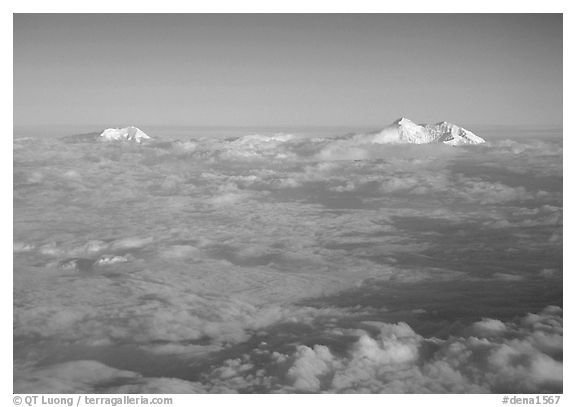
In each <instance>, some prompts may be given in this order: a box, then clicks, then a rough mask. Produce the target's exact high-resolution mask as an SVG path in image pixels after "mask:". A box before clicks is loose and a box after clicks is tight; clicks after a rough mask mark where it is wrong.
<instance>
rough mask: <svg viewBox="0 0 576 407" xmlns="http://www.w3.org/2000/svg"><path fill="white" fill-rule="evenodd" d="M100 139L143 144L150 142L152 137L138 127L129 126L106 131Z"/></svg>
mask: <svg viewBox="0 0 576 407" xmlns="http://www.w3.org/2000/svg"><path fill="white" fill-rule="evenodd" d="M99 138H100V140H103V141H132V142H136V143H142V141H144V140H149V139H150V136H148V135H147V134H146V133H144V132H143V131H142V130H140V129H139V128H138V127H134V126H128V127H123V128H119V129H106V130H104V131H103V132H102V133H101V134H100V136H99Z"/></svg>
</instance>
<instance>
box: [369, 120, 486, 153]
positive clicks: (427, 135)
mask: <svg viewBox="0 0 576 407" xmlns="http://www.w3.org/2000/svg"><path fill="white" fill-rule="evenodd" d="M366 137H369V138H370V139H371V140H370V141H371V142H372V143H377V144H429V143H444V144H449V145H453V146H455V145H462V144H480V143H484V142H485V140H484V139H483V138H481V137H478V136H477V135H475V134H474V133H472V132H471V131H470V130H466V129H464V128H462V127H460V126H457V125H455V124H453V123H448V122H440V123H435V124H416V123H414V122H413V121H412V120H410V119H407V118H405V117H402V118H400V119H398V120H396V121H394V122H393V123H392V124H391V125H389V126H388V127H385V128H384V129H382V130H380V131H378V132H375V133H370V134H368V135H366Z"/></svg>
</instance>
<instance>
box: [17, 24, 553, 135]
mask: <svg viewBox="0 0 576 407" xmlns="http://www.w3.org/2000/svg"><path fill="white" fill-rule="evenodd" d="M402 116H405V117H409V118H410V119H412V120H414V121H415V122H437V121H443V120H447V121H451V122H454V123H458V124H461V125H463V124H475V125H530V126H531V125H538V126H561V125H562V15H561V14H531V15H528V14H523V15H521V14H429V15H421V14H340V15H326V14H324V15H323V14H315V15H314V14H307V15H304V14H284V15H280V14H276V15H266V14H237V15H227V14H220V15H209V14H206V15H202V14H178V15H176V14H147V15H145V14H123V15H119V14H116V15H114V14H15V15H14V125H15V126H30V125H34V126H35V125H39V126H43V125H82V126H86V125H91V124H94V125H96V124H98V125H106V126H119V125H128V124H133V125H139V126H142V125H145V124H149V125H152V124H154V125H163V126H170V125H173V126H381V125H386V124H388V123H390V122H391V121H393V120H395V119H396V118H398V117H402Z"/></svg>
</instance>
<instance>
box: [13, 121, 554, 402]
mask: <svg viewBox="0 0 576 407" xmlns="http://www.w3.org/2000/svg"><path fill="white" fill-rule="evenodd" d="M145 130H146V132H147V133H148V135H149V137H150V138H140V141H142V143H140V142H136V143H134V142H132V141H137V140H136V139H137V138H138V137H136V136H137V135H138V134H139V133H138V131H137V130H128V131H126V132H125V134H126V135H127V137H124V136H122V137H119V138H118V139H115V138H114V137H112V139H113V141H118V142H99V141H98V140H99V136H100V135H101V134H102V133H101V132H100V131H98V132H94V133H89V134H84V135H80V136H74V137H70V136H66V137H62V136H64V134H58V135H54V136H52V135H50V136H47V135H46V134H29V135H27V136H26V137H22V136H20V135H19V134H16V135H15V138H14V377H15V378H14V386H15V391H16V392H26V393H58V392H89V393H99V392H112V393H124V392H137V393H157V392H166V393H178V392H184V393H197V392H264V393H269V392H278V393H285V392H312V393H317V392H360V393H370V392H392V393H403V392H406V393H423V392H426V393H429V392H433V393H440V392H449V393H468V392H505V393H543V392H561V391H562V369H563V363H562V357H563V347H562V321H563V317H562V305H563V304H562V195H563V191H562V139H561V134H557V133H553V132H550V131H547V132H541V133H538V132H531V133H530V137H527V136H526V134H525V133H524V132H520V131H518V132H514V133H498V132H497V131H492V132H491V133H490V135H491V137H488V136H486V142H479V144H475V145H473V144H474V143H472V142H469V141H474V140H476V141H478V140H477V139H475V138H474V137H478V136H476V135H474V134H473V133H471V132H469V131H467V130H464V129H462V128H460V127H458V126H455V125H452V124H449V123H445V122H443V123H438V124H435V125H424V126H420V125H416V124H414V123H413V122H410V121H408V120H407V119H401V120H399V121H397V122H395V123H393V124H392V125H391V126H389V127H388V128H386V129H384V130H382V131H377V132H362V133H351V134H349V135H345V136H343V135H341V133H338V132H329V131H323V132H318V133H314V132H310V131H308V132H304V131H292V132H283V133H279V132H275V131H261V130H257V129H256V130H254V131H250V130H247V129H236V130H234V131H232V130H230V129H229V130H228V131H226V132H219V131H216V130H210V131H209V130H202V129H195V130H194V133H193V134H190V135H188V133H187V131H186V129H178V131H171V129H164V130H163V129H155V130H150V131H149V130H147V129H145ZM114 131H117V132H119V133H118V134H124V133H123V130H122V129H120V130H118V129H116V130H114ZM115 134H116V133H115ZM143 134H144V133H143ZM478 134H481V135H484V133H483V132H481V131H478ZM478 139H480V138H479V137H478ZM464 140H468V141H466V142H465V141H464ZM480 140H482V139H480ZM456 141H458V142H456ZM482 141H483V140H482ZM447 144H448V145H447ZM454 145H456V146H454Z"/></svg>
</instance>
